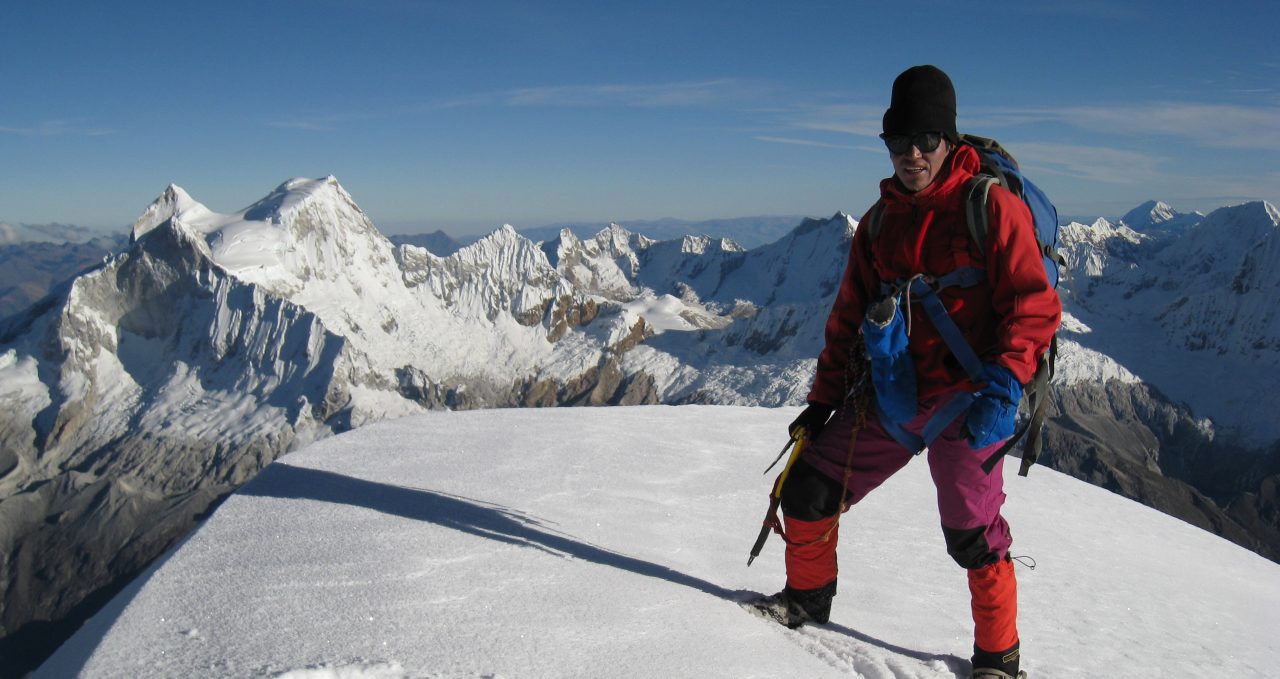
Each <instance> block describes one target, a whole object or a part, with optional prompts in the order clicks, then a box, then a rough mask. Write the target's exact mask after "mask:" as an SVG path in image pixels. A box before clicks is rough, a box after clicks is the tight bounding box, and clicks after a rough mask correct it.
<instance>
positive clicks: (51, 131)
mask: <svg viewBox="0 0 1280 679" xmlns="http://www.w3.org/2000/svg"><path fill="white" fill-rule="evenodd" d="M0 134H12V135H17V136H20V137H101V136H104V135H108V134H115V130H112V129H108V128H104V127H96V126H92V125H89V124H87V122H86V121H84V120H81V119H60V120H45V121H42V122H39V123H36V124H35V125H31V126H26V127H15V126H10V125H0Z"/></svg>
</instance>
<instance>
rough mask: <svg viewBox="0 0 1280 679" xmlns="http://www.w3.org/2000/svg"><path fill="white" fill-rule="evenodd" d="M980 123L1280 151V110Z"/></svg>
mask: <svg viewBox="0 0 1280 679" xmlns="http://www.w3.org/2000/svg"><path fill="white" fill-rule="evenodd" d="M978 118H979V119H980V120H981V122H982V126H984V127H996V128H999V127H1008V126H1014V125H1023V124H1028V123H1040V122H1052V123H1061V124H1065V125H1069V126H1071V127H1075V128H1079V129H1083V130H1089V131H1092V132H1099V133H1104V134H1109V135H1160V136H1168V137H1173V138H1177V139H1182V140H1185V141H1189V142H1192V143H1195V144H1198V145H1200V146H1205V147H1210V148H1248V149H1259V150H1280V106H1242V105H1233V104H1203V103H1188V102H1153V103H1143V104H1114V105H1107V106H1066V107H1062V108H1054V109H1023V110H1007V111H987V112H979V113H978ZM969 121H970V122H973V119H972V118H970V119H969Z"/></svg>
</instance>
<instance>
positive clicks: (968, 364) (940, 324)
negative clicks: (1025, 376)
mask: <svg viewBox="0 0 1280 679" xmlns="http://www.w3.org/2000/svg"><path fill="white" fill-rule="evenodd" d="M960 141H961V143H962V144H967V145H969V146H972V147H973V148H974V149H975V150H976V151H977V152H978V156H979V158H980V159H981V163H982V169H981V171H980V172H979V174H977V175H975V176H974V177H973V179H971V180H969V182H968V183H967V184H966V185H965V192H966V196H967V198H966V201H965V220H966V222H967V224H968V227H969V235H970V236H972V237H973V240H974V242H975V243H977V245H978V249H979V250H981V251H984V252H985V251H986V244H987V230H988V217H989V214H988V211H987V198H988V195H989V194H990V192H991V187H992V185H994V184H999V185H1001V186H1003V187H1005V188H1006V189H1008V190H1009V191H1010V192H1012V193H1013V194H1014V195H1015V196H1017V197H1018V198H1019V199H1021V200H1022V202H1024V203H1026V205H1027V208H1028V210H1030V212H1031V219H1032V221H1033V222H1034V224H1035V232H1036V242H1037V244H1038V245H1039V246H1040V253H1041V255H1042V256H1043V262H1044V269H1045V276H1046V278H1048V281H1049V284H1050V285H1051V286H1053V287H1054V288H1055V289H1056V288H1057V287H1058V279H1059V267H1060V266H1062V265H1064V264H1066V260H1065V259H1064V258H1063V257H1062V255H1061V254H1060V253H1059V252H1058V246H1059V244H1060V243H1059V240H1058V210H1057V208H1055V207H1054V206H1053V203H1052V202H1051V201H1050V200H1049V197H1048V196H1046V195H1045V193H1044V191H1041V190H1040V188H1039V187H1038V186H1036V185H1035V184H1033V183H1031V181H1030V180H1028V179H1027V178H1026V177H1025V176H1024V175H1023V174H1022V171H1021V170H1020V169H1019V168H1018V163H1017V161H1016V160H1014V159H1013V156H1012V155H1010V154H1009V152H1008V151H1005V150H1004V148H1003V147H1001V146H1000V144H999V142H997V141H995V140H993V139H987V138H985V137H979V136H975V135H971V134H962V135H960ZM883 211H884V204H883V203H882V202H879V201H877V202H876V204H875V205H874V206H872V208H871V210H870V211H869V212H868V213H867V218H866V221H867V225H866V226H867V228H868V229H869V236H870V238H871V239H872V240H874V239H875V237H876V235H877V233H878V232H879V228H880V216H881V213H882V212H883ZM976 283H977V280H976V279H975V275H974V274H973V270H963V271H957V272H953V274H951V275H948V276H944V277H943V278H942V279H938V280H936V281H933V282H932V284H930V285H924V286H917V288H916V289H917V290H918V291H919V294H915V293H914V291H913V293H912V296H913V298H915V299H918V300H920V301H921V302H922V303H923V304H924V308H925V311H926V312H927V313H928V315H929V318H930V320H932V321H933V323H934V326H935V327H936V328H937V329H938V331H939V332H940V333H941V335H942V337H943V339H944V340H945V341H946V343H947V346H948V347H949V348H950V349H951V352H952V353H953V354H955V355H956V357H957V358H958V359H959V361H960V363H961V364H962V365H964V366H965V368H966V371H967V372H969V374H970V377H972V378H974V379H975V381H978V380H977V379H976V378H977V375H976V369H977V366H978V365H979V361H978V359H977V356H976V355H975V354H974V351H973V349H972V348H971V347H969V346H968V344H967V343H966V342H965V341H964V339H963V335H962V333H961V332H960V329H959V328H958V327H956V324H955V321H953V320H952V319H951V317H950V315H948V314H947V313H946V310H945V308H944V307H943V306H942V304H941V303H940V302H939V301H938V299H937V296H936V292H937V290H939V289H941V288H943V287H946V286H948V285H959V286H962V287H967V286H969V285H974V284H976ZM882 286H883V288H884V289H883V292H885V293H886V295H888V294H889V293H891V292H892V291H893V290H894V285H893V284H891V283H887V282H886V283H882ZM908 289H910V286H908ZM875 306H877V305H873V307H875ZM872 312H873V309H868V313H872ZM865 332H866V328H864V333H865ZM904 353H905V352H904ZM1057 354H1058V339H1057V336H1056V335H1055V336H1054V338H1053V340H1052V341H1051V342H1050V344H1049V350H1048V351H1046V352H1045V354H1044V356H1043V357H1042V358H1041V360H1040V365H1039V366H1038V367H1037V368H1036V373H1035V376H1034V377H1032V380H1031V383H1030V384H1027V385H1026V387H1025V389H1024V392H1023V394H1024V395H1023V398H1024V399H1026V401H1027V411H1028V413H1029V414H1030V417H1029V418H1028V420H1027V423H1026V424H1025V425H1024V426H1023V427H1022V428H1021V429H1019V430H1018V431H1016V432H1015V433H1014V435H1013V436H1012V437H1011V438H1010V439H1009V440H1008V441H1006V442H1005V444H1004V445H1002V446H1001V447H1000V448H999V450H997V451H996V452H995V453H993V454H992V455H991V457H989V458H988V459H987V460H986V461H985V462H984V463H983V469H984V470H986V471H987V472H988V473H990V472H991V470H992V469H994V468H995V465H996V464H997V463H998V462H999V461H1000V459H1001V458H1002V457H1004V455H1005V454H1006V453H1008V452H1009V450H1011V449H1012V448H1013V446H1014V445H1016V444H1017V442H1018V441H1019V440H1021V439H1022V437H1023V436H1024V435H1025V436H1026V437H1027V440H1026V444H1025V445H1024V446H1023V454H1022V466H1021V468H1020V469H1019V470H1018V474H1019V475H1021V476H1026V475H1027V471H1028V470H1029V469H1030V468H1031V465H1033V464H1035V462H1036V459H1037V458H1039V456H1040V451H1041V448H1042V442H1041V439H1040V429H1041V427H1042V426H1043V424H1044V419H1045V416H1046V412H1045V403H1046V401H1047V400H1048V397H1049V380H1050V379H1052V377H1053V372H1054V361H1055V360H1056V358H1057ZM873 358H874V357H873ZM873 372H874V371H873ZM886 391H888V390H887V389H886ZM955 403H956V406H957V409H958V408H963V407H965V404H964V403H963V402H962V400H961V399H956V401H955ZM888 414H890V415H892V413H888ZM940 415H941V417H940V418H939V420H940V421H939V422H938V424H937V425H933V423H932V422H931V423H930V425H931V426H927V427H926V431H925V432H923V433H924V436H923V437H914V436H912V435H910V434H908V433H906V432H905V431H902V430H901V429H900V428H899V427H896V426H895V425H894V423H893V422H884V424H885V428H886V429H887V430H888V431H889V433H890V434H894V437H895V438H898V440H899V442H901V443H902V444H903V445H904V446H905V447H907V448H908V449H914V450H916V451H919V450H920V449H921V448H923V447H924V446H926V445H927V444H928V442H929V440H931V437H932V436H934V435H936V434H937V433H938V432H940V430H941V429H942V427H943V426H944V425H945V424H946V422H943V421H941V420H946V421H947V422H949V421H950V420H949V419H948V418H953V417H954V416H955V410H954V409H953V410H950V411H948V412H946V413H945V414H941V413H940ZM882 419H883V418H882ZM890 419H896V418H890Z"/></svg>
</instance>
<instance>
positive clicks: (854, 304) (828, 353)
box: [808, 215, 877, 408]
mask: <svg viewBox="0 0 1280 679" xmlns="http://www.w3.org/2000/svg"><path fill="white" fill-rule="evenodd" d="M865 220H866V215H863V221H860V222H858V229H857V231H856V232H855V233H854V236H853V242H852V243H851V244H850V245H849V258H848V261H847V262H846V263H845V268H844V275H843V276H842V277H841V280H840V290H839V291H838V292H837V293H836V300H835V303H834V304H833V305H832V306H831V313H830V314H829V315H828V316H827V324H826V330H825V338H826V343H825V344H824V346H823V348H822V353H821V354H819V355H818V369H817V372H816V374H815V375H814V379H813V388H812V389H810V391H809V397H808V400H809V402H810V403H822V404H826V405H829V406H831V407H833V408H834V407H838V406H839V405H840V403H841V402H842V401H843V400H844V396H845V394H844V392H845V388H846V385H845V371H846V368H847V366H848V363H849V351H850V348H851V347H852V345H853V342H854V339H855V338H856V337H857V335H858V333H859V332H861V326H862V317H863V314H864V313H865V310H866V308H867V303H868V301H869V296H870V294H871V293H870V292H869V291H871V290H873V289H874V287H873V286H874V285H875V283H874V281H876V280H877V279H876V275H875V272H874V270H873V267H872V265H871V258H870V256H869V253H868V248H869V247H870V243H869V242H868V241H869V238H868V235H867V229H864V228H862V224H864V223H865Z"/></svg>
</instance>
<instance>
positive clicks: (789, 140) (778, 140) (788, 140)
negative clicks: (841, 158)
mask: <svg viewBox="0 0 1280 679" xmlns="http://www.w3.org/2000/svg"><path fill="white" fill-rule="evenodd" d="M752 139H755V140H756V141H763V142H769V143H771V144H791V145H793V146H815V147H818V148H824V149H839V150H842V151H878V150H881V149H874V148H872V147H870V146H854V145H851V144H832V143H829V142H824V141H814V140H812V139H796V138H794V137H771V136H768V135H757V136H755V137H752Z"/></svg>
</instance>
